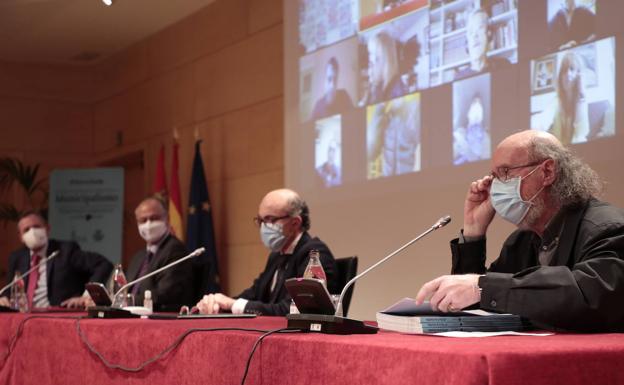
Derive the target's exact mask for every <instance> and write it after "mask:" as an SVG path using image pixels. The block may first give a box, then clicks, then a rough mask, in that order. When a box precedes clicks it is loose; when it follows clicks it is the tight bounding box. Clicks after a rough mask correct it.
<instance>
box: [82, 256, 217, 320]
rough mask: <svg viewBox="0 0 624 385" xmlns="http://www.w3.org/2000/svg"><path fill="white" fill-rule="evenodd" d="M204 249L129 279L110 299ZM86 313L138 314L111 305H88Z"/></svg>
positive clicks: (105, 315)
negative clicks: (131, 279)
mask: <svg viewBox="0 0 624 385" xmlns="http://www.w3.org/2000/svg"><path fill="white" fill-rule="evenodd" d="M204 251H206V249H205V248H203V247H200V248H198V249H195V251H193V252H192V253H190V254H188V255H186V256H184V257H182V258H180V259H178V260H175V261H173V262H171V263H169V264H166V265H165V266H163V267H161V268H159V269H156V270H154V271H152V272H151V273H148V274H145V275H143V276H141V277H139V278H137V279H135V280H134V281H130V282H128V283H126V284H125V285H123V286H122V287H121V288H119V290H117V292H116V293H115V295H114V296H113V298H112V300H113V301H114V300H115V298H117V296H118V295H119V294H121V293H122V292H123V291H124V290H126V289H127V288H129V287H130V286H132V285H135V284H137V283H139V282H143V281H144V280H146V279H148V278H149V277H152V276H154V275H156V274H158V273H160V272H162V271H165V270H167V269H169V268H171V267H173V266H175V265H177V264H178V263H182V262H184V261H186V260H188V259H191V258H194V257H196V256H198V255H200V254H202V253H203V252H204ZM88 313H89V317H91V318H138V317H139V315H137V314H133V313H132V312H130V311H128V310H124V309H120V308H117V307H112V306H93V307H90V308H89V309H88Z"/></svg>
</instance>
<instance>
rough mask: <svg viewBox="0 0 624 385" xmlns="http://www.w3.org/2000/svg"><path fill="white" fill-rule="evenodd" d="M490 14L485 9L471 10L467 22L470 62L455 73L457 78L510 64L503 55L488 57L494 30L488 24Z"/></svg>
mask: <svg viewBox="0 0 624 385" xmlns="http://www.w3.org/2000/svg"><path fill="white" fill-rule="evenodd" d="M488 20H489V16H488V14H487V12H486V11H485V10H484V9H481V8H477V9H475V10H473V11H472V12H470V14H469V15H468V21H467V24H466V43H467V45H468V46H467V49H468V57H469V59H470V63H469V65H468V67H465V68H463V69H461V70H459V71H457V73H456V74H455V79H456V80H457V79H462V78H465V77H467V76H471V75H474V74H477V73H479V72H483V71H492V70H497V69H499V68H502V67H505V66H508V65H509V61H508V60H507V59H506V58H503V57H488V50H489V46H490V39H491V38H492V32H491V31H490V29H489V26H488Z"/></svg>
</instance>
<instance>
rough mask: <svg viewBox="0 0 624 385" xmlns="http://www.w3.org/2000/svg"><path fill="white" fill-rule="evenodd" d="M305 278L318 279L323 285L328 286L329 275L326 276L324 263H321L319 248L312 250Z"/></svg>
mask: <svg viewBox="0 0 624 385" xmlns="http://www.w3.org/2000/svg"><path fill="white" fill-rule="evenodd" d="M303 278H314V279H318V280H320V281H321V282H322V283H323V286H325V287H327V276H325V270H323V265H321V257H320V254H319V252H318V250H310V260H309V261H308V266H307V267H306V269H305V271H304V272H303Z"/></svg>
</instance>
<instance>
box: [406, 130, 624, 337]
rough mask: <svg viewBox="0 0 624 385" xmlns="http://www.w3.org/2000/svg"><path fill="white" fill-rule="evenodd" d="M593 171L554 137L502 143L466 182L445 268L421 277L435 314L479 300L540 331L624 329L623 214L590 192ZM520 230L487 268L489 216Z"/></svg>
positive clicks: (527, 134)
mask: <svg viewBox="0 0 624 385" xmlns="http://www.w3.org/2000/svg"><path fill="white" fill-rule="evenodd" d="M601 188H602V185H601V182H600V179H599V178H598V176H597V175H596V173H595V172H594V171H593V170H592V169H591V168H590V167H589V166H588V165H587V164H585V163H584V162H583V161H581V160H580V159H579V158H577V157H576V156H574V155H573V154H572V153H571V152H570V151H569V150H567V149H566V148H564V147H563V145H562V144H561V143H560V142H559V141H558V140H557V139H556V138H555V137H554V136H552V135H550V134H547V133H544V132H539V131H523V132H520V133H517V134H514V135H511V136H509V137H508V138H506V139H504V140H503V141H502V142H501V143H500V144H499V145H498V147H497V148H496V151H495V152H494V156H493V158H492V172H491V174H489V175H487V176H485V177H483V178H481V179H479V180H476V181H474V182H472V184H471V185H470V188H469V190H468V194H467V195H466V201H465V203H464V228H463V232H462V234H461V235H460V237H459V238H458V239H455V240H453V241H451V250H452V254H453V260H452V274H453V275H447V276H442V277H439V278H437V279H434V280H433V281H430V282H428V283H426V284H425V285H424V286H423V287H422V288H421V289H420V291H419V292H418V295H417V297H416V301H417V303H421V302H423V301H424V300H425V299H429V300H430V303H431V307H432V308H434V309H437V310H440V311H443V312H447V311H451V312H452V311H456V310H459V309H462V308H465V307H467V306H470V305H474V304H478V305H479V306H480V307H481V308H483V309H485V310H490V311H494V312H501V313H513V314H518V315H521V316H525V317H527V318H529V319H531V320H532V321H533V322H534V323H535V324H537V325H538V326H541V327H546V328H553V329H563V330H572V331H584V332H604V331H622V330H624V307H623V306H622V305H621V303H622V298H624V260H623V259H624V211H623V210H621V209H619V208H616V207H614V206H611V205H609V204H608V203H604V202H601V201H599V200H597V199H596V198H595V196H596V195H597V194H599V193H600V191H601ZM495 214H498V215H500V216H501V217H502V218H503V219H506V220H507V221H509V222H511V223H513V224H515V225H516V226H517V227H518V228H517V230H516V231H514V232H513V233H512V234H511V235H510V236H509V237H508V238H507V240H506V241H505V243H504V245H503V247H502V250H501V252H500V256H499V257H498V259H497V260H495V261H494V262H493V263H492V264H491V265H490V267H489V268H488V269H487V270H486V268H485V258H486V255H485V254H486V247H485V236H486V233H487V230H488V226H489V225H490V223H491V222H492V219H493V218H494V215H495Z"/></svg>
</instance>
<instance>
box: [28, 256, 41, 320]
mask: <svg viewBox="0 0 624 385" xmlns="http://www.w3.org/2000/svg"><path fill="white" fill-rule="evenodd" d="M39 259H40V257H39V255H38V254H33V256H32V257H31V258H30V268H31V269H32V268H33V267H35V266H37V265H38V264H39ZM38 281H39V269H38V268H37V269H35V270H33V271H32V272H31V273H30V277H28V291H27V292H26V296H27V297H28V308H29V309H32V305H33V297H34V296H35V289H36V288H37V282H38Z"/></svg>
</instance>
